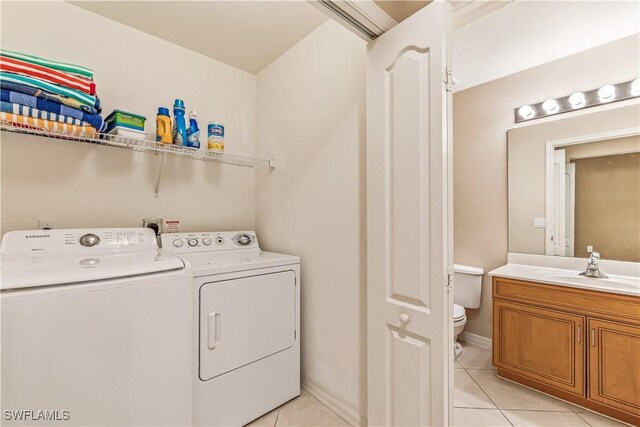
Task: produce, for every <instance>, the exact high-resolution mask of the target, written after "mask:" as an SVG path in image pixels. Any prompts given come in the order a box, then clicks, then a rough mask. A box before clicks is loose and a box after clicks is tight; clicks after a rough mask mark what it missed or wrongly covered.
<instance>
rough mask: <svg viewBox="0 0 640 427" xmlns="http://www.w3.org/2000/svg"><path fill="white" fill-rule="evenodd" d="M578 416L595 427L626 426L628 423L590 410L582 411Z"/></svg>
mask: <svg viewBox="0 0 640 427" xmlns="http://www.w3.org/2000/svg"><path fill="white" fill-rule="evenodd" d="M578 416H579V417H580V418H582V419H583V420H585V421H586V422H587V423H588V424H589V425H590V426H593V427H625V426H626V425H627V424H623V423H621V422H619V421H615V420H612V419H611V418H607V417H603V416H602V415H598V414H594V413H593V412H589V411H587V412H581V413H579V414H578Z"/></svg>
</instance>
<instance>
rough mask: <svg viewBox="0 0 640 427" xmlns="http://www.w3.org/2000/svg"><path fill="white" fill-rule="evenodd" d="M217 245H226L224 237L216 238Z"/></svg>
mask: <svg viewBox="0 0 640 427" xmlns="http://www.w3.org/2000/svg"><path fill="white" fill-rule="evenodd" d="M216 244H218V245H222V244H224V237H222V236H218V237H216Z"/></svg>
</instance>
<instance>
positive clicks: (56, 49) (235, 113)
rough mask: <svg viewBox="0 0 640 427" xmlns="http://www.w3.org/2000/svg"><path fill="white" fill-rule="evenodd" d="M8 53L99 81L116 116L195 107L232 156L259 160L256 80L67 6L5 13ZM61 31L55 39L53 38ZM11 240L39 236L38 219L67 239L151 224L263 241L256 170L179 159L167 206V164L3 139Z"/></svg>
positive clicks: (151, 123)
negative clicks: (220, 129)
mask: <svg viewBox="0 0 640 427" xmlns="http://www.w3.org/2000/svg"><path fill="white" fill-rule="evenodd" d="M1 19H2V47H3V48H6V49H10V50H17V51H21V52H26V53H31V54H35V55H40V56H44V57H48V58H51V59H57V60H61V61H67V62H72V63H78V64H82V65H85V66H88V67H91V68H93V69H94V70H95V76H96V77H95V80H96V84H97V89H98V93H99V94H100V95H101V100H102V102H103V106H104V114H105V115H106V114H108V113H109V112H110V111H111V110H112V109H114V108H120V109H123V110H129V111H133V112H137V113H140V114H143V115H145V116H147V125H146V130H147V132H149V136H150V137H151V138H153V137H154V131H155V114H156V111H157V107H158V106H160V105H164V106H167V107H169V106H170V105H172V104H173V99H174V98H182V99H184V100H185V102H186V105H187V108H188V109H195V110H197V112H198V114H199V119H200V120H199V123H200V127H201V128H202V129H205V131H204V134H205V139H206V122H207V120H208V119H213V118H217V119H219V120H221V121H223V122H224V123H225V125H226V130H227V140H226V143H227V147H228V151H229V152H232V153H238V154H253V151H254V149H255V146H254V143H255V142H254V141H255V81H256V78H255V76H254V75H252V74H249V73H246V72H244V71H240V70H238V69H236V68H233V67H230V66H228V65H225V64H222V63H220V62H218V61H215V60H212V59H209V58H206V57H204V56H202V55H200V54H196V53H194V52H192V51H189V50H186V49H184V48H182V47H179V46H176V45H174V44H171V43H168V42H165V41H162V40H160V39H158V38H156V37H153V36H150V35H148V34H145V33H143V32H140V31H138V30H134V29H132V28H130V27H127V26H125V25H122V24H119V23H116V22H114V21H111V20H109V19H106V18H103V17H101V16H98V15H95V14H93V13H91V12H88V11H86V10H83V9H80V8H78V7H76V6H72V5H70V4H68V3H64V2H2V18H1ZM52 25H53V27H52ZM1 145H2V148H1V153H2V170H1V173H2V174H1V180H2V217H1V220H2V222H1V228H2V232H7V231H10V230H15V229H30V228H35V227H36V226H37V219H38V218H55V220H56V222H57V224H56V225H57V227H58V228H70V227H116V226H122V227H124V226H130V227H131V226H139V225H141V219H142V218H143V217H150V216H151V217H156V216H157V217H163V218H165V219H179V220H181V221H182V225H183V229H184V230H198V229H200V230H205V229H206V230H211V229H216V230H225V229H251V228H253V227H254V217H255V201H254V200H255V175H254V171H253V170H252V169H247V168H239V167H235V166H230V165H220V164H215V163H211V162H207V163H205V162H200V161H192V160H188V159H180V158H176V157H174V156H168V157H167V160H166V162H165V165H164V174H163V176H162V182H161V188H160V197H159V198H155V197H154V186H155V181H156V177H157V170H158V167H159V162H160V157H158V156H155V155H153V154H148V153H139V152H132V151H129V150H124V149H118V148H111V147H101V146H90V145H86V144H76V143H71V142H63V141H55V140H49V139H43V138H38V137H26V136H23V135H12V134H6V133H3V134H2V143H1Z"/></svg>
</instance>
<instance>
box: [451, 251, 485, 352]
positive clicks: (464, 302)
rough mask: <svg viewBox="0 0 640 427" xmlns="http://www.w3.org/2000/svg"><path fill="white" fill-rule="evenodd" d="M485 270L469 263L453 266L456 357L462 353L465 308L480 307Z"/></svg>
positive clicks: (465, 319) (465, 320)
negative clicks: (460, 337)
mask: <svg viewBox="0 0 640 427" xmlns="http://www.w3.org/2000/svg"><path fill="white" fill-rule="evenodd" d="M483 274H484V270H483V269H482V268H479V267H472V266H469V265H462V264H454V266H453V302H454V304H453V335H454V337H455V345H454V359H457V358H458V356H460V354H462V346H461V345H460V343H459V342H458V336H459V335H460V334H461V333H462V331H463V330H464V326H465V325H466V324H467V313H466V310H465V308H480V296H481V291H482V275H483Z"/></svg>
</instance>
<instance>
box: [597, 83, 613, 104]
mask: <svg viewBox="0 0 640 427" xmlns="http://www.w3.org/2000/svg"><path fill="white" fill-rule="evenodd" d="M615 97H616V88H615V87H614V86H613V85H604V86H602V87H601V88H600V89H599V90H598V98H600V102H611V101H613V99H614V98H615Z"/></svg>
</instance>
